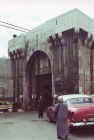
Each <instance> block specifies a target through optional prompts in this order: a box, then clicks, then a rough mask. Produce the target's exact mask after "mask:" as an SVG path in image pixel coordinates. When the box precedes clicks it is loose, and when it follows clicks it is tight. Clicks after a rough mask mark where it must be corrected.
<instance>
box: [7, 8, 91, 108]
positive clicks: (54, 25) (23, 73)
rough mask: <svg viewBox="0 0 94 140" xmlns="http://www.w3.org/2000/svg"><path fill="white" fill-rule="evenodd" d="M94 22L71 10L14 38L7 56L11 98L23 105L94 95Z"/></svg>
mask: <svg viewBox="0 0 94 140" xmlns="http://www.w3.org/2000/svg"><path fill="white" fill-rule="evenodd" d="M93 34H94V20H93V19H91V18H89V17H88V16H87V15H85V14H84V13H82V12H81V11H80V10H78V9H74V10H72V11H69V12H68V13H65V14H63V15H60V16H58V17H56V18H53V19H52V20H49V21H47V22H45V23H44V24H42V25H40V26H38V27H36V28H34V29H33V30H31V31H29V32H28V33H26V34H25V35H24V34H21V35H20V36H14V38H13V39H11V40H10V41H9V47H8V53H9V56H10V61H11V68H12V74H13V98H14V101H15V99H16V100H17V101H19V100H20V98H22V101H23V105H24V106H26V105H27V104H28V103H31V102H32V100H33V99H36V100H37V99H38V98H39V96H43V97H44V98H45V100H46V101H47V103H48V104H50V103H49V100H50V99H51V97H52V96H53V95H54V94H58V95H61V94H65V92H67V94H70V93H77V94H78V93H84V94H93V92H94V84H93V75H94V72H93V71H94V57H93V51H94V49H93V48H94V40H93Z"/></svg>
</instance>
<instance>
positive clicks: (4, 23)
mask: <svg viewBox="0 0 94 140" xmlns="http://www.w3.org/2000/svg"><path fill="white" fill-rule="evenodd" d="M0 22H1V23H4V24H8V25H11V26H14V27H17V28H21V29H23V30H27V31H29V29H26V28H23V27H20V26H16V25H14V24H11V23H8V22H4V21H1V20H0Z"/></svg>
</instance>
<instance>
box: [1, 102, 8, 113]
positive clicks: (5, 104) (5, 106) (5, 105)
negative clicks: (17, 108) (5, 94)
mask: <svg viewBox="0 0 94 140" xmlns="http://www.w3.org/2000/svg"><path fill="white" fill-rule="evenodd" d="M6 111H8V105H7V103H6V102H4V101H0V112H6Z"/></svg>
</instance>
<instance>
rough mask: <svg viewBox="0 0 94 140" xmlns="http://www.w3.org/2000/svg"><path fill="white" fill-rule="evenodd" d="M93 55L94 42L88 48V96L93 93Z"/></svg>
mask: <svg viewBox="0 0 94 140" xmlns="http://www.w3.org/2000/svg"><path fill="white" fill-rule="evenodd" d="M93 53H94V42H93V43H92V45H91V48H90V94H93V93H94V86H93V84H94V78H93V74H94V69H93V60H94V59H93Z"/></svg>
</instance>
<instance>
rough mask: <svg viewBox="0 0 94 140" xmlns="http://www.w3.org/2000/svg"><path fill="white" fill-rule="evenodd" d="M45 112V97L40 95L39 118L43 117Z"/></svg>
mask: <svg viewBox="0 0 94 140" xmlns="http://www.w3.org/2000/svg"><path fill="white" fill-rule="evenodd" d="M43 112H44V104H43V98H42V96H40V100H39V107H38V117H39V118H43Z"/></svg>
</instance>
